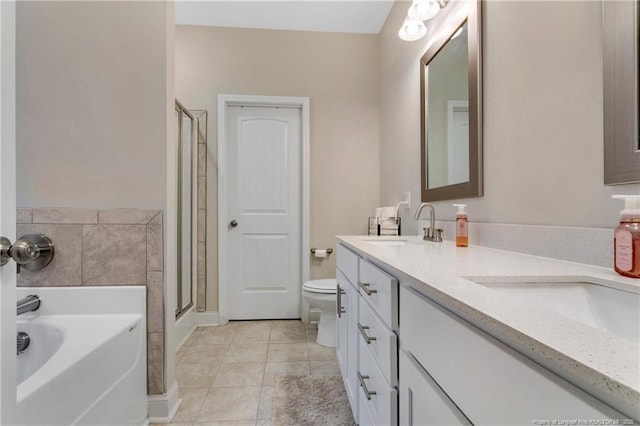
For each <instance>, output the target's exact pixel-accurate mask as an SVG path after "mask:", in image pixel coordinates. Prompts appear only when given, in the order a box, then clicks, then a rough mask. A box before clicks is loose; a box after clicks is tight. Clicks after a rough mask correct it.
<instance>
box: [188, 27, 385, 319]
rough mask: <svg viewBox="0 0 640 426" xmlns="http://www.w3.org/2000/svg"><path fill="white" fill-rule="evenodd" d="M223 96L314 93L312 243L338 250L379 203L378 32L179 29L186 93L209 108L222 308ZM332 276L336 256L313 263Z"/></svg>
mask: <svg viewBox="0 0 640 426" xmlns="http://www.w3.org/2000/svg"><path fill="white" fill-rule="evenodd" d="M218 94H244V95H272V96H306V97H309V98H310V101H311V123H310V126H311V194H310V195H311V230H310V244H311V245H312V246H315V247H319V248H326V247H334V248H335V245H336V242H335V235H337V234H363V233H365V232H366V218H367V216H370V215H371V214H372V213H373V211H374V209H375V207H376V206H377V205H378V194H379V186H378V181H379V156H378V140H379V137H378V37H377V36H376V35H355V34H335V33H316V32H295V31H273V30H247V29H230V28H212V27H195V26H177V28H176V96H177V98H178V99H179V100H180V101H181V102H182V103H183V104H184V105H185V106H186V107H187V108H190V109H204V110H207V111H208V113H209V121H208V129H209V137H208V150H207V160H208V165H207V171H208V180H207V200H208V210H207V212H208V219H207V242H208V245H207V265H208V266H210V267H211V268H210V269H208V270H207V273H208V278H207V279H208V292H207V298H208V305H207V307H208V309H209V310H216V309H217V299H216V295H217V270H216V265H217V257H218V251H217V234H216V227H217V179H216V173H217V167H216V150H217V147H216V138H217V124H216V123H217V113H218V112H217V96H218ZM303 255H305V256H306V255H307V253H306V252H305V253H303ZM327 277H335V255H332V256H330V257H329V258H328V259H325V260H324V261H322V262H320V261H317V260H312V262H311V278H327Z"/></svg>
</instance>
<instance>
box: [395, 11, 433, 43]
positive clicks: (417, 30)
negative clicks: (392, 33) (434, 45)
mask: <svg viewBox="0 0 640 426" xmlns="http://www.w3.org/2000/svg"><path fill="white" fill-rule="evenodd" d="M426 34H427V27H425V26H424V22H422V21H421V20H419V19H411V18H409V17H408V16H407V17H406V18H404V23H403V24H402V27H401V28H400V31H398V36H399V37H400V38H401V39H402V40H404V41H415V40H420V39H421V38H422V37H424V36H425V35H426Z"/></svg>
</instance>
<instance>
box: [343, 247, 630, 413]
mask: <svg viewBox="0 0 640 426" xmlns="http://www.w3.org/2000/svg"><path fill="white" fill-rule="evenodd" d="M393 238H395V239H404V240H407V243H406V244H404V245H374V244H371V243H369V242H367V241H366V240H367V239H369V240H370V239H371V237H363V236H341V237H338V239H339V240H340V241H341V242H343V243H344V244H346V245H347V246H348V247H350V248H352V249H354V250H356V251H357V252H359V253H362V254H363V255H364V257H365V259H366V260H368V261H370V262H372V263H374V264H377V265H379V266H380V267H382V268H383V269H385V270H387V271H388V272H389V273H392V274H393V275H394V276H395V277H396V278H398V280H399V281H400V284H401V285H402V286H407V285H409V286H415V288H417V289H418V290H419V291H420V292H421V293H422V294H424V295H426V296H427V297H428V298H430V299H432V300H433V301H435V302H437V303H438V304H440V305H441V306H444V307H445V308H446V309H447V310H449V311H451V312H453V313H454V314H456V315H458V316H459V317H461V318H463V319H464V320H466V321H468V322H469V323H471V324H473V325H475V326H476V327H478V328H480V329H482V330H484V331H485V332H487V333H488V334H490V335H492V336H494V337H495V338H497V339H498V340H499V341H501V342H503V343H505V344H506V345H508V346H510V347H512V348H514V349H516V350H517V351H518V352H520V353H521V354H523V355H525V356H526V357H528V358H530V359H532V360H534V361H535V362H537V363H539V364H541V365H543V366H545V367H546V368H547V369H549V370H551V371H553V372H554V373H556V374H558V375H559V376H561V377H564V378H565V379H566V380H568V381H569V382H571V383H573V384H575V385H576V386H578V387H579V388H582V389H583V390H585V391H586V392H588V393H590V394H591V395H594V396H595V397H596V398H597V399H599V400H601V401H604V402H605V403H607V404H609V405H610V406H612V407H613V408H615V409H617V410H619V411H620V412H622V413H623V414H626V415H629V416H631V417H636V418H638V417H640V345H639V344H638V342H637V341H636V342H634V341H631V340H627V339H624V338H621V337H618V336H616V335H613V334H610V333H607V332H604V331H601V330H598V329H596V328H592V327H589V326H587V325H584V324H582V323H580V322H577V321H573V320H570V319H567V318H566V317H564V316H560V315H558V314H555V313H553V311H547V310H544V307H539V306H536V305H535V304H534V303H531V304H524V303H516V304H514V303H513V300H511V299H509V298H507V297H505V296H503V295H501V294H499V293H496V292H494V291H492V290H491V289H489V288H487V287H485V286H483V285H480V284H476V283H474V282H472V281H470V280H469V279H468V278H469V277H483V279H484V280H485V281H486V280H489V281H487V282H491V281H490V280H491V279H494V280H495V281H497V282H517V281H521V282H531V281H548V280H556V277H562V279H563V281H564V282H571V281H582V280H584V277H593V278H592V279H594V280H596V281H595V282H598V280H600V281H602V282H606V283H608V284H610V285H612V286H615V287H618V288H621V289H625V290H626V291H629V292H631V293H633V294H635V296H638V293H640V282H638V280H634V279H631V278H625V277H622V276H620V275H618V274H616V273H615V272H614V271H612V270H610V269H608V268H601V267H595V266H590V265H585V264H579V263H571V262H566V261H559V260H554V259H549V258H543V257H536V256H530V255H524V254H519V253H513V252H507V251H502V250H495V249H490V248H485V247H477V246H470V247H468V248H456V247H455V244H454V243H452V242H449V241H445V242H442V243H432V242H424V241H422V239H421V238H419V237H407V236H403V237H386V238H385V239H393ZM492 277H493V278H492ZM633 294H631V295H630V296H629V297H634V296H633ZM400 305H401V306H402V300H400ZM400 339H402V334H401V335H400Z"/></svg>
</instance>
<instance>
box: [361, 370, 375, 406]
mask: <svg viewBox="0 0 640 426" xmlns="http://www.w3.org/2000/svg"><path fill="white" fill-rule="evenodd" d="M368 378H369V376H363V375H362V374H360V372H359V371H358V380H359V381H360V387H361V388H362V391H363V392H364V396H366V397H367V399H368V400H369V401H371V395H375V394H376V391H370V390H369V389H367V385H366V383H365V382H364V381H365V379H368Z"/></svg>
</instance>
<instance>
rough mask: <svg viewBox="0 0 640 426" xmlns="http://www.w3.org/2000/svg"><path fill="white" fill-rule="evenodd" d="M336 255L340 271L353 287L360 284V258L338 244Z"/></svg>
mask: <svg viewBox="0 0 640 426" xmlns="http://www.w3.org/2000/svg"><path fill="white" fill-rule="evenodd" d="M336 255H337V260H336V265H337V267H338V269H340V270H341V271H342V273H343V274H344V275H345V276H346V277H347V279H348V280H349V281H351V283H352V284H353V285H356V284H357V283H358V260H359V259H360V257H359V256H358V255H357V254H355V253H354V252H352V251H351V250H349V249H348V248H346V247H345V246H343V245H342V244H338V247H337V248H336Z"/></svg>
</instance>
